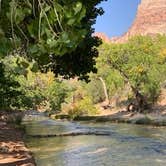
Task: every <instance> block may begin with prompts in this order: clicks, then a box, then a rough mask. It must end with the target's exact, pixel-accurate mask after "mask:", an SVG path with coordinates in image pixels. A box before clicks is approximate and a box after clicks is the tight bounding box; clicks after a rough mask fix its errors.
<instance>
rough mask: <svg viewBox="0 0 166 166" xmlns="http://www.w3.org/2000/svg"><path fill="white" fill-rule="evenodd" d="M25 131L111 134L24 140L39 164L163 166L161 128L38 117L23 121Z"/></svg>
mask: <svg viewBox="0 0 166 166" xmlns="http://www.w3.org/2000/svg"><path fill="white" fill-rule="evenodd" d="M24 124H25V125H26V129H27V133H28V134H31V135H32V134H33V135H35V134H54V133H63V132H68V131H72V132H73V131H87V130H88V131H89V130H93V131H103V132H107V133H108V132H110V136H75V137H70V136H69V137H54V138H40V139H39V138H31V137H29V138H28V139H27V140H26V142H27V145H28V147H29V148H30V149H31V151H32V152H33V153H34V156H35V159H36V162H37V165H38V166H85V165H86V166H164V165H165V164H166V131H165V128H164V127H161V128H156V127H151V126H138V125H128V124H111V123H97V124H95V123H85V122H84V123H73V122H67V121H64V122H62V121H53V120H50V119H48V118H44V117H42V116H41V118H39V117H38V120H36V119H33V118H32V119H30V120H29V119H26V118H25V121H24Z"/></svg>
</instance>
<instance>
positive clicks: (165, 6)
mask: <svg viewBox="0 0 166 166" xmlns="http://www.w3.org/2000/svg"><path fill="white" fill-rule="evenodd" d="M158 33H159V34H166V0H142V1H141V3H140V5H139V6H138V11H137V15H136V19H135V21H134V23H133V24H132V26H131V28H130V29H129V31H128V32H127V33H125V34H124V35H123V36H122V37H119V38H117V39H112V40H111V41H113V42H125V41H127V40H128V39H129V38H130V37H132V36H135V35H155V34H158Z"/></svg>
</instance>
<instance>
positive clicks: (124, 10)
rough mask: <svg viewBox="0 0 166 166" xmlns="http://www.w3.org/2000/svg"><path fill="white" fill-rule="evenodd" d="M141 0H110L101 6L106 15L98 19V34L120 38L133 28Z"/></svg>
mask: <svg viewBox="0 0 166 166" xmlns="http://www.w3.org/2000/svg"><path fill="white" fill-rule="evenodd" d="M140 1H141V0H108V1H106V2H102V3H101V4H100V5H99V6H100V7H103V9H104V11H105V13H104V15H102V16H99V17H98V18H97V21H96V24H95V25H94V28H95V31H96V32H104V33H105V34H107V36H109V37H112V36H120V35H122V34H123V33H125V32H126V31H127V30H128V28H129V27H130V26H131V24H132V22H133V21H134V18H135V16H136V11H137V6H138V4H139V3H140Z"/></svg>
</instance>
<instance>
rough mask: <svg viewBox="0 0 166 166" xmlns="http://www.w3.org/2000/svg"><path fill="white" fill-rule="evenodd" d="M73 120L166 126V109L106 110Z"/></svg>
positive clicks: (62, 116)
mask: <svg viewBox="0 0 166 166" xmlns="http://www.w3.org/2000/svg"><path fill="white" fill-rule="evenodd" d="M50 118H51V119H67V120H70V116H69V115H64V114H54V115H51V116H50ZM72 120H74V121H93V122H113V123H115V122H116V123H131V124H144V125H153V126H166V111H165V110H160V111H159V110H157V111H152V112H150V113H146V114H141V113H132V112H128V111H126V110H124V111H117V110H116V111H111V110H104V112H102V113H101V114H99V115H96V116H78V117H75V118H74V119H72Z"/></svg>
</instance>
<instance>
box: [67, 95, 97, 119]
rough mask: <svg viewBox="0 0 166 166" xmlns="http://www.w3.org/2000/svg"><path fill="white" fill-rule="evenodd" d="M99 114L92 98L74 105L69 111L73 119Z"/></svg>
mask: <svg viewBox="0 0 166 166" xmlns="http://www.w3.org/2000/svg"><path fill="white" fill-rule="evenodd" d="M97 113H98V112H97V109H96V107H95V106H94V105H93V102H92V99H91V98H90V97H85V98H83V99H82V100H80V101H78V102H76V103H74V104H72V105H71V106H70V107H69V110H68V114H69V116H70V117H71V119H74V118H75V117H78V116H84V115H96V114H97Z"/></svg>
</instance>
